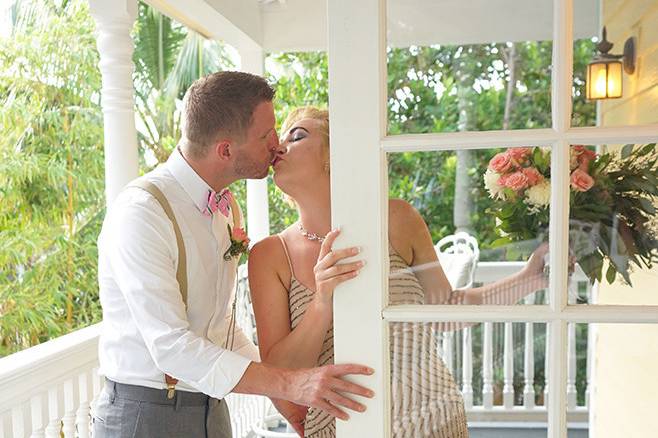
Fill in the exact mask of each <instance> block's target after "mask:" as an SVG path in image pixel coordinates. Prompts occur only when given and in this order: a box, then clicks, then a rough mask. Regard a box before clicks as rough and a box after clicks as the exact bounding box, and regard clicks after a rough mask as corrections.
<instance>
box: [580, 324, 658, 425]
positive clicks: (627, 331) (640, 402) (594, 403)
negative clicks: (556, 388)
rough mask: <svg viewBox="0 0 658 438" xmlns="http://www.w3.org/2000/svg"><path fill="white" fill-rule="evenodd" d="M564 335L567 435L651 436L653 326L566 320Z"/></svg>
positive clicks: (655, 359)
mask: <svg viewBox="0 0 658 438" xmlns="http://www.w3.org/2000/svg"><path fill="white" fill-rule="evenodd" d="M568 336H569V341H568V345H569V355H568V358H569V359H568V360H569V369H568V373H567V413H568V416H571V417H572V418H573V419H575V420H577V423H578V424H574V427H573V428H570V429H569V434H568V436H569V438H576V437H582V436H587V434H586V433H589V436H595V437H597V438H612V437H621V436H623V437H648V436H653V435H655V430H656V427H657V426H658V419H657V418H656V415H655V403H656V394H657V393H658V385H657V383H656V382H657V381H656V379H655V376H654V374H655V369H656V366H658V341H657V340H658V326H656V325H655V324H570V325H569V331H568ZM576 426H577V427H578V429H576ZM584 432H585V434H583V433H584Z"/></svg>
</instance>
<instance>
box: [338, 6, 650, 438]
mask: <svg viewBox="0 0 658 438" xmlns="http://www.w3.org/2000/svg"><path fill="white" fill-rule="evenodd" d="M553 10H554V14H553V18H554V20H553V28H554V30H553V77H552V82H551V87H552V93H551V96H552V118H553V124H552V128H550V129H525V130H513V131H502V130H500V131H488V132H457V133H436V134H414V135H396V136H388V135H387V133H386V111H387V105H386V37H385V35H386V31H385V30H386V29H385V23H386V0H359V1H358V2H355V1H353V0H328V28H329V45H328V54H329V102H330V111H331V125H330V129H331V168H332V175H331V183H332V223H333V225H334V227H335V226H341V228H342V229H343V230H344V231H343V233H342V235H341V237H340V239H339V241H338V246H346V245H362V247H363V253H362V257H363V258H365V259H366V260H367V262H368V264H367V265H366V267H365V268H364V269H363V270H362V273H361V275H359V277H357V278H356V279H355V280H353V281H351V282H348V283H346V284H344V285H341V286H340V287H339V288H338V290H337V291H336V294H335V301H334V305H335V310H334V342H335V355H336V363H363V364H366V365H369V366H371V367H373V368H375V369H376V373H375V375H374V376H373V377H359V378H355V379H354V380H355V381H358V382H360V383H364V384H366V385H368V386H369V387H371V388H372V389H374V390H375V392H376V396H375V398H374V399H372V400H369V401H368V402H367V406H368V410H367V412H366V413H364V414H352V416H351V417H352V419H351V420H350V421H349V422H342V421H338V424H337V436H338V438H347V437H355V438H356V437H389V436H390V429H391V428H390V415H389V412H390V408H389V406H390V400H389V397H390V395H389V393H390V388H389V370H388V368H389V359H388V333H387V326H388V323H389V322H391V321H478V322H487V321H491V322H510V321H514V322H516V321H519V322H546V323H547V324H548V330H549V333H550V346H549V359H548V373H549V379H548V385H549V396H548V403H549V405H548V436H549V437H550V438H565V437H566V433H567V424H566V411H567V409H566V398H567V394H566V386H567V379H566V375H567V324H568V323H575V322H588V323H594V322H601V323H603V322H605V323H658V306H642V307H639V306H638V307H633V306H603V305H587V306H585V305H568V303H567V266H566V264H565V263H562V261H564V260H567V254H568V232H569V229H568V227H569V223H568V218H569V147H570V145H572V144H599V143H611V144H612V143H645V142H655V141H656V140H658V124H657V125H646V126H622V127H614V128H601V127H587V128H571V104H572V96H571V84H572V71H573V65H572V58H573V53H572V41H573V0H554V5H553ZM501 144H505V145H509V146H550V147H551V151H552V154H551V174H552V175H553V177H552V188H551V212H550V242H549V243H550V247H551V252H550V265H551V271H550V288H549V296H550V305H537V306H534V305H533V306H531V305H528V306H450V305H424V306H387V305H386V303H387V302H388V296H387V295H388V290H387V280H386V279H387V277H388V251H387V249H388V238H387V233H386V230H387V216H388V209H387V202H386V200H387V194H388V176H387V166H386V154H387V153H391V152H414V151H437V150H459V149H482V148H491V147H499V146H500V145H501Z"/></svg>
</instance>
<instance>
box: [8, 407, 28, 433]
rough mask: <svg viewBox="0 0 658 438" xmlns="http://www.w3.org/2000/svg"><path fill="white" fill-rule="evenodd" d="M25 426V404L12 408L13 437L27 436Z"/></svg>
mask: <svg viewBox="0 0 658 438" xmlns="http://www.w3.org/2000/svg"><path fill="white" fill-rule="evenodd" d="M25 426H26V424H25V412H24V411H23V406H22V405H18V406H15V407H13V408H11V434H12V435H11V436H12V437H13V438H23V437H24V436H25V429H26V428H25Z"/></svg>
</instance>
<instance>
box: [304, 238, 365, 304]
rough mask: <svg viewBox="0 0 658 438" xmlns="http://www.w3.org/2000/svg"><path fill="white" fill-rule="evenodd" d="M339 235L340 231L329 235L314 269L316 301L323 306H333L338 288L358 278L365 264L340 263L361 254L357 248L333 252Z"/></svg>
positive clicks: (321, 248)
mask: <svg viewBox="0 0 658 438" xmlns="http://www.w3.org/2000/svg"><path fill="white" fill-rule="evenodd" d="M338 234H340V230H333V231H331V232H329V234H327V237H325V239H324V242H322V246H321V247H320V254H319V255H318V261H317V263H316V264H315V267H314V268H313V272H314V274H315V290H316V294H315V299H316V300H318V301H319V303H321V304H329V305H331V303H332V300H333V295H334V289H335V288H336V286H337V285H339V284H340V283H342V282H344V281H347V280H349V279H351V278H354V277H356V276H357V275H358V274H359V271H360V270H361V268H362V267H363V265H364V264H365V263H364V262H363V261H362V260H359V261H356V262H350V263H342V264H339V263H338V262H340V261H341V260H344V259H346V258H349V257H353V256H355V255H357V254H358V253H359V252H360V250H359V248H357V247H351V248H345V249H337V250H333V249H332V246H333V244H334V241H335V240H336V237H338Z"/></svg>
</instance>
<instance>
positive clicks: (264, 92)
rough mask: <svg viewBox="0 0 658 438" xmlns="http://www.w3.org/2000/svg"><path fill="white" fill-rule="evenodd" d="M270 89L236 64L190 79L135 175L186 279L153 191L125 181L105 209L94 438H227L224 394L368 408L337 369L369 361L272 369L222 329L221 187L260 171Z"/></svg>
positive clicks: (273, 144) (226, 293)
mask: <svg viewBox="0 0 658 438" xmlns="http://www.w3.org/2000/svg"><path fill="white" fill-rule="evenodd" d="M273 97H274V90H272V88H271V87H270V86H269V85H268V84H267V82H266V81H265V80H264V79H263V78H260V77H258V76H254V75H250V74H247V73H240V72H221V73H215V74H212V75H209V76H207V77H204V78H201V79H199V80H198V81H196V82H195V83H194V84H193V85H192V86H191V87H190V89H189V90H188V92H187V94H186V96H185V100H184V114H183V123H182V138H181V140H180V143H179V144H178V147H177V148H176V150H174V152H173V153H172V154H171V156H170V157H169V159H168V161H167V163H166V164H164V165H163V166H160V167H158V168H157V169H156V170H154V171H152V172H150V173H148V174H147V175H145V176H144V177H142V178H140V179H139V180H138V181H141V182H142V183H143V182H148V183H151V184H153V185H155V186H156V187H157V189H159V191H160V192H161V193H162V194H163V195H164V197H165V198H166V200H167V201H168V203H169V205H170V206H171V210H172V212H173V216H174V220H175V222H176V223H177V224H178V227H179V229H180V235H181V236H182V239H181V240H182V242H184V252H185V253H186V259H187V269H186V270H185V272H184V274H183V275H184V276H185V277H186V282H187V286H186V287H185V286H183V284H182V283H183V282H182V281H180V282H179V279H180V277H178V278H177V267H178V262H179V255H180V254H179V251H178V246H177V237H176V231H175V226H174V221H172V220H170V219H169V218H168V216H167V214H166V210H165V209H163V206H162V204H161V203H159V202H158V200H156V198H155V197H154V195H152V194H151V193H149V192H147V191H146V190H145V189H144V190H143V189H142V188H139V187H128V188H127V189H125V190H124V191H123V192H122V193H121V194H120V195H119V196H118V197H117V199H116V201H115V202H114V203H113V205H112V206H111V208H110V209H109V211H108V214H107V216H106V218H105V222H104V224H103V229H102V231H101V234H100V236H99V240H98V248H99V269H98V276H99V284H100V299H101V304H102V306H103V332H102V334H101V337H100V345H99V350H100V351H99V360H100V370H99V372H100V374H102V375H104V376H105V377H106V385H105V388H104V389H103V392H102V393H101V396H100V397H99V400H98V403H97V406H96V409H95V411H94V415H93V422H94V425H93V430H94V434H95V436H96V437H127V436H131V437H132V436H138V437H150V436H153V437H179V436H185V437H206V436H208V437H230V436H231V427H230V420H229V416H228V410H227V408H226V403H225V402H224V401H223V398H224V397H225V396H226V395H227V394H228V393H230V392H240V393H246V394H262V395H266V396H269V397H271V398H274V399H284V400H289V401H291V402H293V403H294V404H297V405H302V406H317V407H321V408H323V409H326V410H327V411H329V412H330V413H331V414H333V415H335V416H338V417H340V418H343V419H346V418H347V414H346V413H345V412H344V411H343V410H342V409H340V407H347V408H349V409H352V410H356V411H363V410H364V409H365V407H364V406H363V405H362V404H360V403H357V402H355V401H354V400H351V399H349V398H347V397H345V396H344V395H341V393H343V394H345V393H351V394H358V395H361V396H366V397H371V396H372V394H371V392H370V391H369V390H367V389H366V388H363V387H361V386H358V385H355V384H353V383H349V382H347V381H345V380H343V379H342V376H344V375H346V374H371V373H372V370H370V369H369V368H367V367H363V366H359V365H338V366H328V367H322V368H313V369H301V370H290V369H280V368H274V367H270V366H267V365H264V364H260V363H257V362H255V361H254V359H256V357H257V355H254V354H253V351H254V350H255V349H254V348H253V345H249V344H248V343H247V342H245V340H246V338H245V337H244V335H242V334H241V333H240V332H238V333H237V334H235V335H234V336H229V335H228V334H229V332H230V330H229V328H227V327H229V326H230V325H231V324H230V322H229V323H227V320H228V321H230V315H231V307H232V304H233V303H232V300H233V296H234V293H235V291H234V288H235V275H236V265H237V257H234V256H231V253H230V251H229V248H231V244H232V239H231V236H229V232H230V231H229V230H230V228H231V227H237V226H238V224H236V221H239V219H238V218H239V217H240V215H239V214H238V215H237V216H235V215H234V214H231V213H235V210H236V208H235V207H234V208H233V209H231V208H230V196H228V195H227V194H226V192H223V189H224V188H226V187H227V186H228V185H229V184H231V183H232V182H233V181H236V180H238V179H242V178H263V177H265V176H266V175H267V173H268V169H269V166H270V163H271V161H272V159H273V157H274V155H275V153H276V151H277V149H278V148H279V142H278V137H277V133H276V130H275V118H274V111H273V106H272V99H273ZM222 202H224V206H223V208H222V205H221V204H222ZM227 205H229V207H227ZM229 210H233V212H229ZM226 254H229V255H228V257H225V255H226ZM183 291H187V292H188V293H187V297H186V298H185V297H183V294H182V292H183ZM229 338H230V342H229ZM235 339H237V341H238V344H239V346H240V347H241V348H239V349H237V350H238V351H237V352H236V351H231V346H232V345H233V344H234V341H235ZM233 350H236V349H235V348H233ZM239 353H243V354H244V355H242V354H239ZM245 355H246V356H245ZM247 356H249V357H247ZM165 374H166V375H165ZM294 404H283V405H284V406H286V407H288V408H289V407H290V406H295V405H294ZM290 416H292V415H290Z"/></svg>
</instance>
